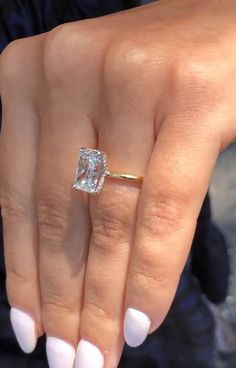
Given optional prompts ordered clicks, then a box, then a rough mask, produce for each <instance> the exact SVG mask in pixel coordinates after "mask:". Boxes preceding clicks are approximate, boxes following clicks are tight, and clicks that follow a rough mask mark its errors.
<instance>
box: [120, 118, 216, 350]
mask: <svg viewBox="0 0 236 368" xmlns="http://www.w3.org/2000/svg"><path fill="white" fill-rule="evenodd" d="M201 118H202V121H199V120H198V119H196V118H195V120H194V118H193V117H190V118H189V117H188V116H187V117H186V116H184V115H183V116H178V115H176V116H175V117H171V118H168V119H167V120H166V121H165V122H164V124H163V125H162V127H161V130H160V133H159V136H158V138H157V141H156V144H155V147H154V151H153V154H152V158H151V160H150V163H149V166H148V169H147V173H146V175H145V178H144V182H143V187H142V193H141V195H140V203H139V210H138V218H137V227H136V234H135V241H134V248H133V249H134V250H133V255H132V262H131V266H130V273H129V278H128V283H127V297H126V315H125V319H124V335H125V339H126V342H127V343H128V344H129V345H130V346H133V347H134V346H138V345H140V344H141V343H142V342H143V341H144V340H145V338H146V336H147V334H148V333H149V332H151V331H154V330H155V329H156V328H157V327H158V326H159V325H160V324H161V323H162V321H163V320H164V318H165V316H166V314H167V312H168V310H169V308H170V305H171V302H172V300H173V298H174V295H175V291H176V288H177V285H178V281H179V277H180V274H181V272H182V270H183V267H184V264H185V262H186V258H187V255H188V253H189V249H190V246H191V242H192V238H193V234H194V231H195V227H196V221H197V217H198V213H199V211H200V208H201V205H202V202H203V199H204V197H205V194H206V191H207V188H208V185H209V181H210V176H211V173H212V170H213V167H214V164H215V161H216V158H217V155H218V152H219V149H220V142H219V138H218V136H217V133H216V132H215V133H213V132H212V128H211V123H210V122H211V119H215V118H216V119H217V117H216V116H214V117H212V116H208V117H206V116H205V117H204V118H203V117H201ZM204 119H205V120H204ZM193 120H194V121H193ZM208 127H209V128H208ZM209 137H210V139H209Z"/></svg>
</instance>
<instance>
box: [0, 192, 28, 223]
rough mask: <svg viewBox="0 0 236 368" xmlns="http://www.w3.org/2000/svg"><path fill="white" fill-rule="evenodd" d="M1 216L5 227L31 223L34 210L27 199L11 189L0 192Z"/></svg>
mask: <svg viewBox="0 0 236 368" xmlns="http://www.w3.org/2000/svg"><path fill="white" fill-rule="evenodd" d="M0 205H1V214H2V218H3V221H4V225H17V224H22V223H25V222H26V221H29V220H30V219H31V216H32V209H31V207H30V206H29V203H28V201H27V200H26V199H24V198H23V197H21V196H20V194H19V193H16V192H13V191H11V190H9V189H2V190H1V192H0Z"/></svg>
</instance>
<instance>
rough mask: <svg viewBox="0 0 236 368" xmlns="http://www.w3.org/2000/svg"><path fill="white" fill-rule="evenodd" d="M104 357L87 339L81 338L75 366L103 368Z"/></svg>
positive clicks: (78, 367)
mask: <svg viewBox="0 0 236 368" xmlns="http://www.w3.org/2000/svg"><path fill="white" fill-rule="evenodd" d="M103 366H104V357H103V354H102V353H101V351H100V350H99V349H98V348H97V347H96V346H95V345H93V344H91V343H90V342H89V341H86V340H81V341H80V343H79V345H78V348H77V353H76V363H75V368H103Z"/></svg>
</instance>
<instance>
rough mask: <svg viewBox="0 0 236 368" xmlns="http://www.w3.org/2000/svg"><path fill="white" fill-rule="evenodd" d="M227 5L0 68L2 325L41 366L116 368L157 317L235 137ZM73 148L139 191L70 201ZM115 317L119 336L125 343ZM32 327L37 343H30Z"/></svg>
mask: <svg viewBox="0 0 236 368" xmlns="http://www.w3.org/2000/svg"><path fill="white" fill-rule="evenodd" d="M235 43H236V4H235V1H233V0H232V1H227V2H219V1H216V0H204V1H203V0H200V1H199V0H184V1H183V0H181V1H180V0H171V1H168V0H163V1H160V2H158V3H153V4H150V5H147V6H142V7H139V8H136V9H132V10H128V11H125V12H121V13H116V14H113V15H109V16H105V17H101V18H96V19H92V20H85V21H80V22H76V23H71V24H67V25H62V26H59V27H57V28H56V29H54V30H53V31H51V32H49V33H47V34H44V35H40V36H37V37H33V38H28V39H24V40H19V41H17V42H14V43H12V44H11V45H10V46H9V47H7V49H6V50H5V51H4V53H3V54H2V56H1V74H0V77H1V78H0V84H1V86H0V87H1V96H2V104H3V126H2V132H1V206H2V215H3V221H4V243H5V257H6V268H7V290H8V297H9V301H10V304H11V306H12V311H11V319H12V323H13V326H14V329H15V332H16V335H17V337H18V340H19V343H20V345H21V346H22V348H23V350H25V351H26V352H30V351H32V350H33V349H34V346H35V343H36V339H37V336H40V335H41V334H43V333H44V331H45V332H46V334H47V336H48V340H47V352H48V358H49V363H50V366H51V368H57V367H63V368H71V367H72V366H73V362H74V357H75V348H76V347H77V345H78V343H79V345H78V350H77V360H76V368H102V367H103V366H104V367H105V368H114V367H116V366H117V365H118V362H119V358H120V354H121V351H122V347H123V344H124V337H123V336H124V335H125V338H126V341H127V343H128V344H130V345H131V346H137V345H139V344H141V343H142V342H143V341H144V339H145V338H146V335H147V334H148V333H150V332H152V331H154V330H155V329H156V328H157V327H158V326H159V325H160V324H161V323H162V321H163V320H164V318H165V316H166V314H167V312H168V309H169V308H170V305H171V302H172V300H173V297H174V295H175V291H176V287H177V285H178V281H179V277H180V274H181V272H182V269H183V267H184V264H185V261H186V258H187V255H188V253H189V249H190V246H191V241H192V238H193V234H194V230H195V226H196V220H197V217H198V213H199V210H200V208H201V205H202V202H203V199H204V196H205V194H206V191H207V188H208V185H209V181H210V177H211V173H212V170H213V167H214V164H215V161H216V159H217V156H218V154H219V152H220V151H221V150H222V149H224V148H225V147H227V145H228V144H229V143H230V142H233V141H234V140H235V139H236V123H235V120H236V104H235V95H236V49H235ZM80 146H85V147H89V148H93V147H94V148H99V149H101V150H103V151H105V152H106V153H107V155H108V159H109V168H110V169H112V170H117V171H123V172H128V173H131V174H135V175H138V176H144V180H143V184H142V187H141V188H140V186H139V185H133V184H130V183H129V182H127V183H124V182H123V181H117V180H114V179H109V178H107V179H106V181H105V185H104V188H103V190H102V192H101V193H100V194H99V195H97V196H92V195H91V196H88V195H87V194H85V193H83V192H77V191H75V190H73V189H72V183H73V180H74V175H75V169H76V165H77V149H78V147H80ZM123 321H124V333H123V327H122V326H123ZM35 331H36V335H35Z"/></svg>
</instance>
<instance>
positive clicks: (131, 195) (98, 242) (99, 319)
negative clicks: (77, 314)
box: [76, 73, 154, 368]
mask: <svg viewBox="0 0 236 368" xmlns="http://www.w3.org/2000/svg"><path fill="white" fill-rule="evenodd" d="M111 75H112V73H111ZM129 77H130V73H129ZM129 77H128V74H127V79H126V82H127V83H123V82H124V79H122V78H121V79H120V82H118V81H117V80H113V79H112V80H110V84H109V87H110V88H109V89H108V91H109V93H107V96H109V98H108V99H107V100H106V102H105V103H104V105H103V107H104V113H103V114H101V112H100V116H99V117H100V120H99V133H98V134H99V139H98V141H99V149H101V150H102V151H104V152H106V154H107V157H108V167H109V169H111V170H115V171H123V172H126V173H131V174H135V175H138V176H143V173H144V171H145V168H146V165H147V162H148V159H149V157H150V153H151V150H152V146H153V142H154V135H153V124H152V115H151V112H150V110H148V107H143V105H142V104H141V99H142V98H143V96H141V94H140V96H138V95H137V93H135V92H134V90H137V88H136V87H137V86H136V85H134V84H133V83H130V85H129V87H128V83H129ZM119 83H120V84H119ZM123 85H125V88H123V87H121V86H123ZM143 93H144V94H145V88H143ZM103 97H104V95H103ZM106 103H107V104H106ZM100 123H101V124H100ZM144 125H145V129H143V126H144ZM139 191H140V184H133V183H130V182H124V181H118V180H115V179H111V178H107V179H105V184H104V187H103V189H102V191H101V193H100V194H99V195H97V196H90V212H91V219H92V228H93V232H92V238H91V243H90V250H89V258H88V264H87V270H86V282H85V295H84V307H83V312H82V320H81V341H80V343H79V345H78V350H77V360H76V367H78V368H84V367H94V368H95V367H96V368H97V367H99V368H100V367H103V366H104V367H107V368H108V367H110V368H112V367H116V366H117V365H118V362H119V359H120V355H121V352H122V347H123V344H124V338H123V334H122V321H123V311H124V296H125V285H126V279H127V271H128V264H129V257H130V251H131V244H132V239H133V232H134V228H135V220H136V206H137V201H138V196H139ZM95 326H96V327H95Z"/></svg>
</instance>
